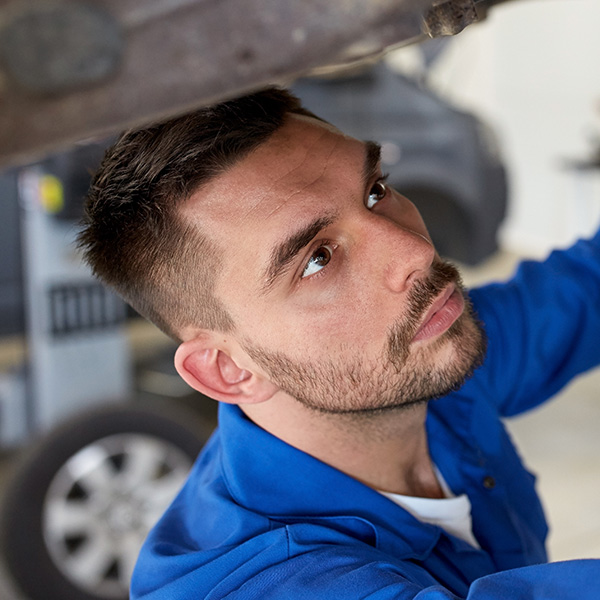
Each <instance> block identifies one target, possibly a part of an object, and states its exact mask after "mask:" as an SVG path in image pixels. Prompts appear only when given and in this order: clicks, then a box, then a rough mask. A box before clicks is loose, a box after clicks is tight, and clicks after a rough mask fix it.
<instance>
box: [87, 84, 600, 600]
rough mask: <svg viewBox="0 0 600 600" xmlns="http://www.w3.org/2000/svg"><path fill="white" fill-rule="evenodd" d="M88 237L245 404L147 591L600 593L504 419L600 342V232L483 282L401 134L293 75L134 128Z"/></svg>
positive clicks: (147, 572) (177, 513) (189, 495)
mask: <svg viewBox="0 0 600 600" xmlns="http://www.w3.org/2000/svg"><path fill="white" fill-rule="evenodd" d="M80 242H81V245H82V247H83V248H84V250H85V253H86V257H87V260H88V261H89V263H90V264H91V266H92V267H93V269H94V271H95V272H96V273H97V274H98V275H99V276H100V277H101V278H102V279H104V280H105V281H106V282H107V283H109V284H110V285H112V286H114V287H115V288H116V289H117V290H118V291H119V292H120V293H121V294H122V295H123V296H124V297H125V298H126V299H127V300H128V301H129V302H131V304H132V305H133V306H134V307H136V308H137V309H138V310H139V311H140V312H141V313H142V314H144V315H146V316H147V317H148V318H150V319H151V320H153V321H154V322H155V323H156V324H157V325H159V326H160V327H162V329H163V330H165V331H166V332H168V333H169V334H170V335H171V336H173V337H174V338H175V339H177V340H179V341H180V346H179V349H178V351H177V353H176V357H175V361H176V366H177V369H178V372H179V373H180V374H181V376H182V377H183V379H184V380H185V381H187V382H188V383H189V384H190V385H191V386H192V387H193V388H195V389H197V390H199V391H200V392H202V393H204V394H206V395H208V396H211V397H212V398H215V399H217V400H219V401H220V402H221V406H220V415H219V419H220V426H219V429H218V431H217V433H216V434H215V435H214V436H213V438H212V439H211V441H210V442H209V443H208V444H207V446H206V448H205V450H204V451H203V453H202V454H201V456H200V458H199V460H198V461H197V464H196V465H195V467H194V469H193V471H192V473H191V475H190V478H189V480H188V482H187V484H186V485H185V487H184V489H183V490H182V492H181V493H180V495H179V496H178V498H177V499H176V500H175V502H174V503H173V505H172V506H171V507H170V509H169V510H168V511H167V513H166V514H165V516H164V517H163V518H162V520H161V521H160V522H159V524H158V525H157V526H156V527H155V529H154V530H153V532H152V533H151V534H150V536H149V538H148V540H147V542H146V544H145V547H144V548H143V550H142V553H141V556H140V559H139V561H138V565H137V568H136V572H135V573H134V578H133V583H132V597H133V598H147V599H158V598H161V599H162V598H168V599H187V598H194V599H197V598H198V599H199V598H211V599H217V598H228V599H249V598H257V599H258V598H260V599H261V600H264V599H270V598H273V599H275V598H277V599H285V600H288V599H296V598H303V599H304V598H306V599H311V600H313V599H319V598H323V599H325V598H326V599H328V600H330V599H340V600H344V599H348V600H350V599H358V598H370V599H374V600H375V599H376V600H384V599H392V598H394V599H396V598H398V599H400V598H402V599H404V598H419V599H420V600H434V599H435V600H438V599H442V598H457V597H460V598H462V597H469V598H481V599H483V598H542V597H543V598H571V597H573V598H575V597H577V598H592V597H597V596H596V595H595V594H597V592H596V586H595V585H594V584H595V579H596V578H598V576H600V568H599V566H598V563H597V562H596V561H579V562H573V563H564V564H555V565H544V564H542V563H544V562H545V561H546V554H545V550H544V540H545V536H546V531H547V527H546V522H545V519H544V515H543V511H542V508H541V506H540V503H539V500H538V498H537V495H536V493H535V490H534V485H533V478H532V477H531V475H530V474H529V473H527V471H526V470H525V469H524V468H523V466H522V464H521V461H520V459H519V457H518V455H517V453H516V451H515V449H514V448H513V446H512V444H511V441H510V439H509V437H508V435H507V434H506V432H505V430H504V428H503V426H502V424H501V421H500V417H501V416H506V415H512V414H515V413H517V412H520V411H524V410H526V409H529V408H531V407H533V406H535V405H537V404H539V403H540V402H542V401H544V400H546V399H547V398H548V397H550V396H551V395H553V394H554V393H555V392H556V391H558V390H559V389H560V388H561V386H563V385H564V384H565V383H566V382H567V381H568V380H570V379H571V378H572V377H574V376H575V375H576V374H577V373H580V372H582V371H584V370H586V369H589V368H591V367H592V366H594V365H597V364H598V363H600V344H598V343H597V341H598V338H599V335H600V311H599V310H598V306H599V302H600V235H596V237H595V238H594V239H593V240H591V241H588V242H581V243H580V244H578V245H576V246H575V247H574V248H572V249H571V250H568V251H565V252H562V253H555V254H554V255H552V256H551V257H550V258H549V259H548V261H546V263H542V264H535V263H526V264H524V265H523V266H522V267H521V270H520V271H519V273H518V274H517V276H516V277H515V279H514V280H513V281H512V282H510V283H509V284H507V285H494V286H489V287H486V288H483V289H480V290H474V291H473V292H472V293H471V294H470V297H469V296H467V294H466V293H465V292H464V291H463V289H462V286H461V283H460V279H459V276H458V273H457V271H456V270H455V269H454V267H452V266H451V265H449V264H448V263H446V262H444V261H442V260H441V259H440V257H439V256H438V255H437V254H436V252H435V249H434V247H433V245H432V243H431V240H430V238H429V235H428V233H427V229H426V227H425V225H424V223H423V221H422V219H421V217H420V215H419V212H418V210H417V208H416V207H415V206H414V205H413V204H412V203H411V202H410V201H409V200H408V199H406V198H404V197H403V196H402V195H400V194H399V193H398V192H396V191H394V190H392V189H391V188H389V187H388V185H387V184H386V182H385V176H384V175H383V174H382V173H381V171H380V165H379V147H378V146H377V145H376V144H374V143H371V142H366V143H364V142H360V141H358V140H355V139H352V138H349V137H346V136H344V135H343V134H342V133H341V132H340V131H338V130H336V129H335V128H334V127H332V126H330V125H329V124H327V123H324V122H322V121H320V120H318V118H316V117H314V116H313V115H311V114H310V113H308V112H307V111H305V110H304V109H302V108H301V106H300V104H299V102H298V101H297V100H296V99H295V98H293V97H292V96H290V95H289V94H287V93H286V92H284V91H280V90H276V89H271V90H266V91H264V92H261V93H258V94H254V95H252V96H249V97H245V98H240V99H237V100H234V101H230V102H227V103H223V104H220V105H217V106H215V107H211V108H207V109H202V110H200V111H197V112H196V113H193V114H191V115H187V116H184V117H181V118H177V119H173V120H171V121H168V122H166V123H162V124H158V125H155V126H152V127H149V128H147V129H143V130H139V131H133V132H130V133H127V134H125V135H124V136H123V137H122V138H121V139H120V140H119V141H118V142H117V144H116V145H115V147H114V148H113V149H112V150H110V151H109V152H108V154H107V157H106V158H105V160H104V162H103V164H102V166H101V168H100V171H99V173H98V174H97V176H96V178H95V180H94V182H93V185H92V189H91V192H90V197H89V206H88V214H87V218H86V225H85V229H84V231H83V232H82V234H81V236H80ZM471 301H472V303H473V306H474V308H472V306H471ZM479 319H481V321H482V322H483V323H485V325H484V327H485V330H486V331H487V334H488V337H489V343H488V352H487V355H486V354H485V348H486V342H485V338H486V336H485V335H484V333H483V327H482V325H481V324H480V322H479ZM484 356H485V360H484ZM473 373H474V374H473ZM471 375H472V377H471V378H470V379H469V380H468V381H467V383H465V381H466V380H467V379H468V378H469V377H470V376H471ZM434 399H435V401H432V400H434ZM532 565H537V566H532ZM574 580H576V581H577V585H574V583H573V582H574Z"/></svg>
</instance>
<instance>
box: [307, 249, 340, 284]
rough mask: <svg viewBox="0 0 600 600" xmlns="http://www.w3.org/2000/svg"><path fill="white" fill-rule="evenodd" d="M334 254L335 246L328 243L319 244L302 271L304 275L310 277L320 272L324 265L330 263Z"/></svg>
mask: <svg viewBox="0 0 600 600" xmlns="http://www.w3.org/2000/svg"><path fill="white" fill-rule="evenodd" d="M332 256H333V247H332V246H330V245H328V244H323V245H322V246H319V247H318V248H317V249H316V250H315V251H314V252H313V254H312V255H311V257H310V258H309V259H308V262H307V263H306V266H305V267H304V271H302V277H303V278H304V277H309V276H310V275H314V274H315V273H318V272H319V271H320V270H321V269H322V268H323V267H325V266H326V265H327V263H329V261H330V260H331V257H332Z"/></svg>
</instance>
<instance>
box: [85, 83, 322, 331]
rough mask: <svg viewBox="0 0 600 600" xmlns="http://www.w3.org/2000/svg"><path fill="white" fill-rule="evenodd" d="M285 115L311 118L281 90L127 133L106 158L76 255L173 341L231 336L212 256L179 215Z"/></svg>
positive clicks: (212, 250)
mask: <svg viewBox="0 0 600 600" xmlns="http://www.w3.org/2000/svg"><path fill="white" fill-rule="evenodd" d="M287 113H298V114H304V115H310V116H314V115H312V114H311V113H309V112H308V111H306V110H305V109H303V108H302V106H301V105H300V101H299V100H298V99H297V98H296V97H294V96H292V95H291V94H290V93H289V92H287V91H286V90H282V89H279V88H269V89H267V90H263V91H261V92H257V93H255V94H251V95H249V96H245V97H242V98H238V99H235V100H230V101H227V102H223V103H221V104H217V105H215V106H210V107H206V108H201V109H200V110H197V111H195V112H192V113H189V114H187V115H184V116H181V117H177V118H174V119H171V120H168V121H165V122H162V123H158V124H154V125H151V126H149V127H146V128H143V129H137V130H132V131H128V132H126V133H124V134H122V135H121V137H120V138H119V139H118V141H117V142H116V143H115V145H114V146H112V148H110V149H109V150H108V151H107V153H106V155H105V157H104V160H103V161H102V164H101V165H100V168H99V170H98V172H97V173H96V175H95V177H94V179H93V181H92V185H91V188H90V191H89V194H88V197H87V202H86V211H85V217H84V220H83V229H82V231H81V232H80V234H79V237H78V243H79V247H80V248H81V249H82V250H83V252H84V258H85V260H86V261H87V262H88V263H89V265H90V266H91V268H92V270H93V271H94V273H95V274H96V275H97V276H98V277H99V278H100V279H101V280H103V281H104V282H105V283H107V284H108V285H110V286H111V287H113V288H114V289H115V290H116V291H117V293H119V294H120V295H121V296H122V297H123V298H124V299H125V300H126V301H127V302H129V303H130V304H131V305H132V306H133V307H134V308H135V309H136V310H137V311H138V312H139V313H140V314H142V315H143V316H145V317H146V318H148V319H149V320H150V321H152V322H154V323H155V324H156V325H157V326H158V327H160V328H161V329H162V330H163V331H164V332H165V333H167V334H168V335H170V336H171V337H173V338H175V339H179V337H180V335H179V332H180V331H181V329H182V328H183V327H185V326H189V325H193V326H198V327H202V328H206V329H214V330H220V331H224V332H228V331H231V330H232V329H233V327H234V324H233V321H232V319H231V317H230V316H229V314H228V313H227V311H226V309H225V307H224V306H223V305H222V304H221V302H220V301H219V299H218V298H216V297H215V295H214V285H215V281H216V276H217V271H218V269H219V264H220V263H219V258H218V252H217V249H216V248H215V247H214V244H213V243H212V242H211V243H209V242H208V241H207V240H206V239H204V238H203V236H202V235H201V234H200V232H199V231H198V230H197V229H194V228H193V227H192V226H191V225H189V224H187V223H185V222H184V221H183V219H182V218H181V217H180V215H179V213H178V211H177V207H178V206H179V205H180V204H181V203H182V202H184V201H185V200H186V199H187V198H189V197H190V195H191V194H192V193H194V192H195V191H196V190H197V189H198V188H200V187H201V186H202V184H203V183H205V182H206V181H208V180H209V179H211V178H213V177H215V176H216V175H218V174H220V173H222V172H223V171H225V170H226V169H227V168H228V167H230V166H232V165H233V164H234V163H235V162H236V161H238V160H239V159H241V158H243V157H244V156H246V155H247V154H248V153H249V152H250V151H252V150H253V149H254V148H256V147H257V146H259V145H260V144H261V143H263V142H265V141H266V140H267V139H268V138H269V137H270V136H271V135H272V134H273V133H274V132H275V131H276V130H277V129H278V128H279V127H280V126H281V125H282V124H283V121H284V119H285V116H286V114H287ZM190 266H193V269H194V271H195V273H196V274H195V275H194V276H192V277H190V275H189V274H190Z"/></svg>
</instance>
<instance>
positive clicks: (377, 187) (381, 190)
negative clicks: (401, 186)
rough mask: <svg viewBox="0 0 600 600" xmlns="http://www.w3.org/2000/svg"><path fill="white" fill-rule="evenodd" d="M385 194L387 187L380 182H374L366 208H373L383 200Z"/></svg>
mask: <svg viewBox="0 0 600 600" xmlns="http://www.w3.org/2000/svg"><path fill="white" fill-rule="evenodd" d="M386 194H387V185H386V184H385V183H384V182H383V181H381V180H378V181H376V182H375V183H374V184H373V185H372V186H371V189H370V191H369V197H368V198H367V208H373V207H374V206H375V205H376V204H377V203H378V202H379V201H380V200H383V199H384V198H385V195H386Z"/></svg>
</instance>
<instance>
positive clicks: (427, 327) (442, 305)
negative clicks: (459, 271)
mask: <svg viewBox="0 0 600 600" xmlns="http://www.w3.org/2000/svg"><path fill="white" fill-rule="evenodd" d="M464 308H465V301H464V298H463V296H462V294H461V293H460V291H459V290H458V289H457V287H456V286H455V285H454V284H450V285H449V286H448V287H447V288H446V289H445V290H444V291H443V292H442V294H441V295H440V296H439V297H438V298H437V299H436V300H435V302H434V303H433V304H432V305H431V306H430V307H429V310H428V311H427V313H426V314H425V317H424V318H423V322H422V323H421V326H420V327H419V329H418V330H417V333H416V334H415V336H414V337H413V339H412V341H413V342H420V341H423V340H428V339H431V338H434V337H437V336H438V335H441V334H442V333H444V332H445V331H448V329H449V328H450V327H451V326H452V324H453V323H454V322H455V321H456V320H457V319H458V317H460V315H461V314H462V312H463V310H464Z"/></svg>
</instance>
